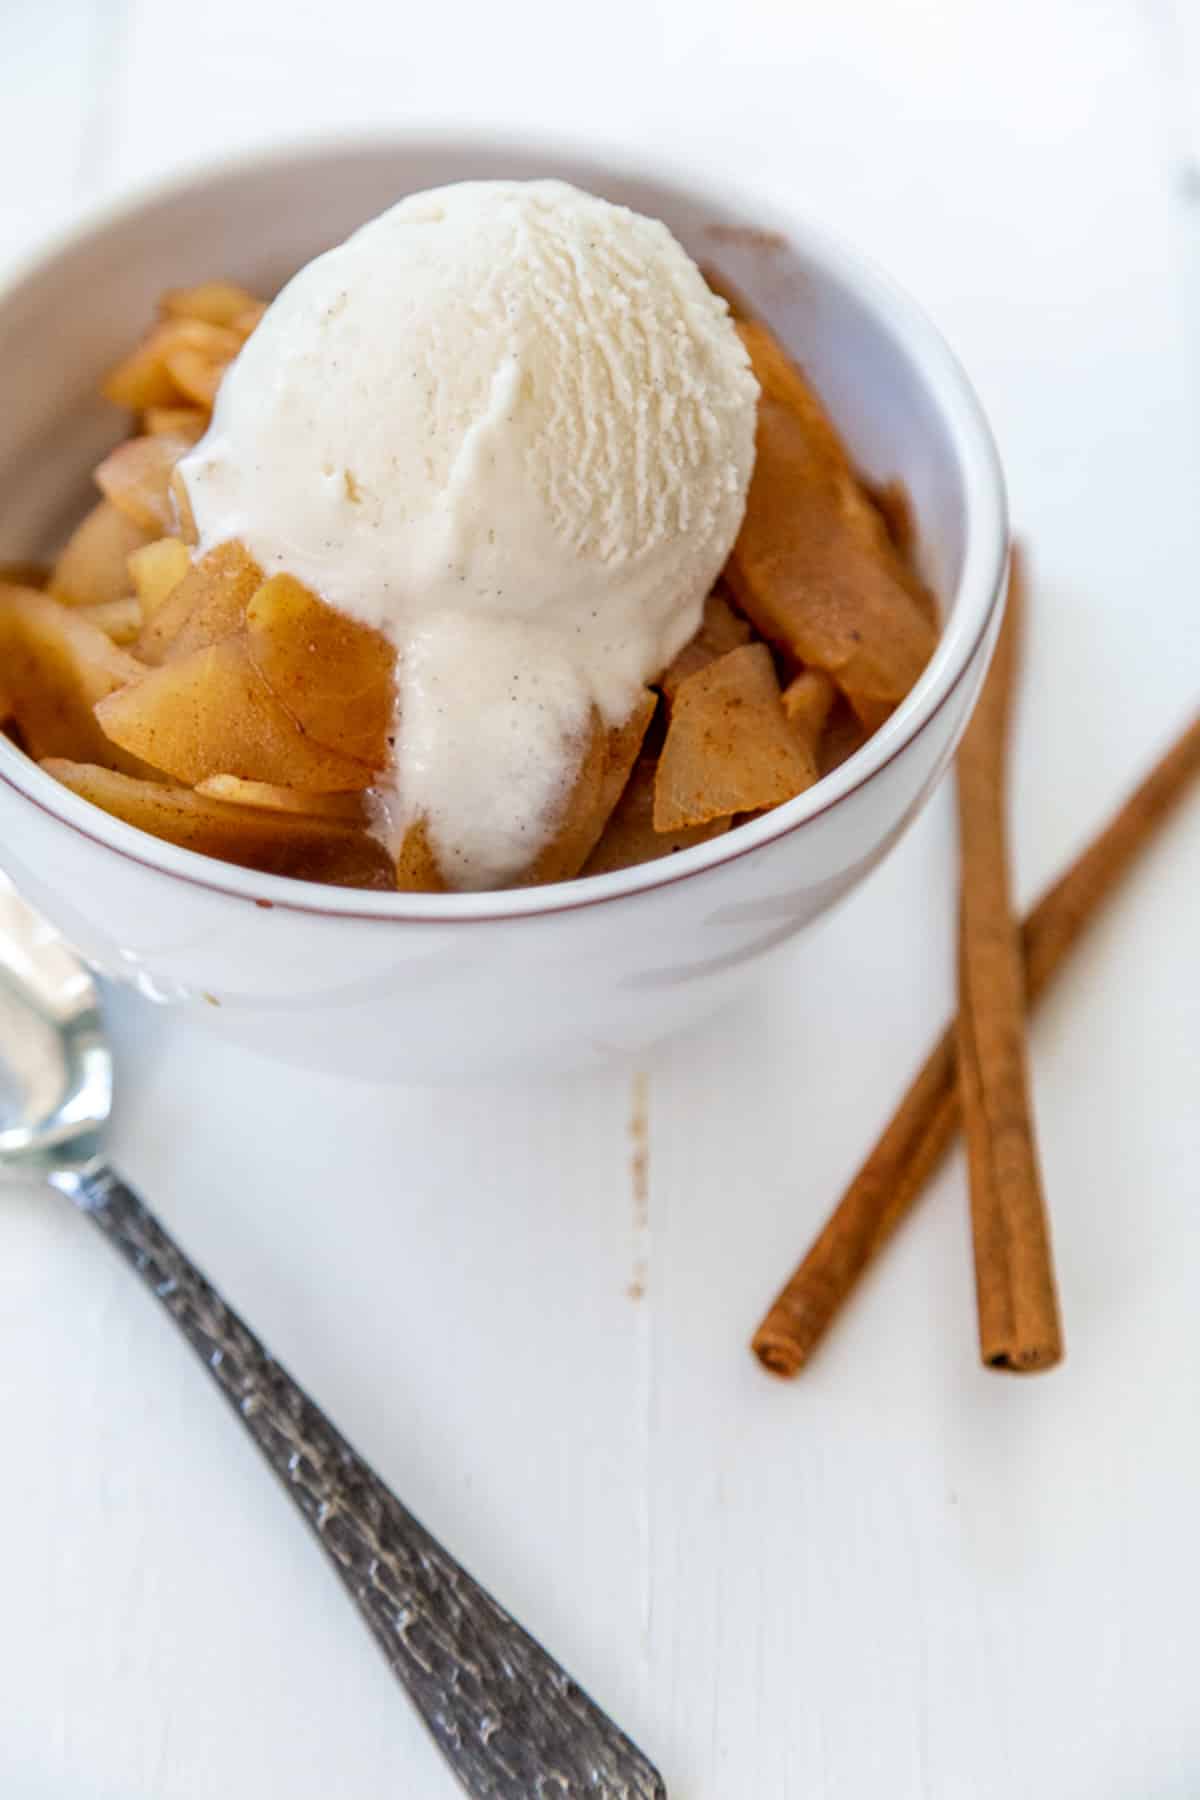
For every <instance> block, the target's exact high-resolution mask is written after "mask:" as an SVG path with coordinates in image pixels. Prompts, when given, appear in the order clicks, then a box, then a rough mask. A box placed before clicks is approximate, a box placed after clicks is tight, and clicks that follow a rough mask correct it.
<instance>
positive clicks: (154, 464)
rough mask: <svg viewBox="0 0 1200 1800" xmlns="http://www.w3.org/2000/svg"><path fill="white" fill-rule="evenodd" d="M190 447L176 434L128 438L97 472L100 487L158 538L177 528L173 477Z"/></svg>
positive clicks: (97, 482) (137, 523)
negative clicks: (175, 469)
mask: <svg viewBox="0 0 1200 1800" xmlns="http://www.w3.org/2000/svg"><path fill="white" fill-rule="evenodd" d="M188 448H189V445H188V441H187V439H186V438H183V437H180V436H179V434H178V433H176V432H161V433H160V434H159V435H158V436H157V437H134V438H127V439H126V441H125V442H124V443H123V444H118V445H117V447H116V449H115V450H113V451H110V453H109V454H108V455H107V456H106V457H105V459H104V461H103V462H102V463H101V464H100V465H99V467H98V468H97V470H96V484H97V486H98V487H99V489H100V492H101V493H102V494H103V495H104V497H105V499H106V500H110V501H111V502H112V504H113V505H114V506H115V507H116V508H117V510H118V511H119V512H123V513H124V514H125V515H126V517H127V518H130V519H132V520H133V522H134V524H135V525H140V526H141V527H142V528H143V530H145V531H150V532H153V533H154V534H155V536H162V534H163V533H164V532H173V531H174V530H175V527H176V522H177V521H176V509H175V502H174V499H173V498H172V494H171V475H172V473H173V472H174V468H175V464H176V463H177V462H178V461H179V458H180V457H181V456H182V455H183V454H184V452H185V451H186V450H187V449H188Z"/></svg>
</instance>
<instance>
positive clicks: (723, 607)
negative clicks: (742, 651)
mask: <svg viewBox="0 0 1200 1800" xmlns="http://www.w3.org/2000/svg"><path fill="white" fill-rule="evenodd" d="M753 635H754V634H753V632H752V631H751V629H750V625H749V621H748V620H746V619H743V617H742V615H741V613H739V612H735V610H734V608H733V607H732V606H731V605H730V602H729V596H728V595H727V593H726V592H725V589H724V585H723V583H721V582H718V583H717V585H716V587H715V588H714V589H713V591H712V593H711V594H710V595H709V596H708V599H707V600H706V601H705V602H704V614H703V617H702V618H701V620H700V629H699V631H698V632H697V633H696V635H695V637H694V638H690V639H689V640H688V642H687V643H686V644H685V645H684V646H683V649H682V650H681V651H680V652H679V655H678V656H677V657H676V658H675V660H674V662H673V663H671V664H670V665H669V667H668V668H667V669H665V670H664V671H663V674H662V677H661V678H660V680H658V681H657V682H656V683H655V686H656V687H659V688H661V689H662V691H663V693H664V694H665V695H666V696H667V699H668V700H669V699H670V698H671V696H672V695H673V694H674V692H675V690H676V688H677V687H678V686H679V684H680V682H681V681H685V680H686V679H687V677H688V676H689V675H694V674H695V673H696V670H697V669H703V668H704V667H706V665H707V664H708V663H710V662H714V661H715V660H716V658H717V657H718V656H724V655H725V654H726V652H727V651H729V650H736V649H737V648H738V645H739V644H748V643H749V642H750V639H751V637H752V636H753Z"/></svg>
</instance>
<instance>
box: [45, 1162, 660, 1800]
mask: <svg viewBox="0 0 1200 1800" xmlns="http://www.w3.org/2000/svg"><path fill="white" fill-rule="evenodd" d="M55 1185H56V1186H57V1187H59V1188H60V1189H62V1191H63V1192H65V1193H67V1194H68V1195H69V1197H70V1198H71V1199H72V1200H73V1201H74V1202H75V1204H76V1205H77V1206H78V1207H80V1209H81V1210H82V1211H84V1212H86V1213H87V1214H88V1216H89V1218H91V1219H92V1221H93V1222H94V1223H95V1224H96V1225H98V1226H99V1228H100V1230H101V1231H102V1232H103V1233H104V1235H105V1236H106V1237H107V1238H108V1240H109V1242H110V1243H111V1244H112V1245H113V1246H114V1248H115V1249H117V1250H118V1251H119V1252H120V1253H121V1255H122V1256H123V1257H124V1258H125V1260H126V1262H128V1263H129V1264H131V1265H132V1267H133V1268H134V1269H136V1271H137V1273H138V1274H139V1275H140V1276H141V1278H142V1280H143V1281H144V1282H145V1283H146V1285H147V1287H149V1288H150V1289H151V1291H152V1292H153V1294H154V1295H155V1297H156V1298H157V1299H158V1300H160V1301H161V1302H162V1304H163V1306H164V1307H165V1308H166V1310H167V1312H168V1313H170V1315H171V1317H172V1318H173V1319H174V1321H175V1323H176V1324H177V1325H178V1326H179V1329H180V1330H181V1331H182V1332H183V1334H184V1336H185V1337H186V1338H187V1340H188V1342H189V1343H190V1344H191V1346H192V1348H193V1350H195V1352H196V1354H197V1355H198V1356H199V1357H200V1358H201V1359H202V1361H203V1362H204V1364H205V1365H206V1367H207V1369H208V1371H209V1374H210V1375H211V1376H212V1378H213V1380H214V1381H215V1382H216V1384H217V1386H218V1387H219V1388H220V1389H221V1391H222V1393H223V1394H224V1395H225V1398H226V1399H227V1400H228V1401H229V1402H230V1404H231V1406H232V1407H233V1408H234V1411H235V1412H236V1413H237V1415H238V1417H239V1418H240V1419H241V1421H242V1424H243V1425H244V1426H245V1427H246V1430H247V1431H248V1432H249V1433H250V1436H251V1437H252V1438H253V1439H254V1441H255V1443H256V1444H257V1445H258V1447H259V1449H260V1450H261V1451H262V1453H263V1455H264V1457H265V1458H266V1460H267V1462H268V1463H269V1464H270V1465H271V1468H272V1469H273V1470H274V1471H275V1474H276V1475H277V1476H278V1477H279V1479H280V1481H281V1482H282V1483H283V1486H284V1488H285V1489H286V1491H287V1493H288V1494H289V1495H290V1496H291V1498H292V1500H293V1501H294V1502H295V1503H296V1505H297V1506H298V1507H299V1509H300V1511H301V1512H302V1513H303V1515H304V1517H305V1518H306V1519H307V1521H308V1523H309V1525H310V1526H311V1527H312V1529H313V1531H314V1532H315V1533H316V1535H317V1537H318V1539H319V1540H320V1543H321V1547H322V1549H323V1550H324V1551H325V1554H326V1556H327V1557H328V1558H329V1560H330V1561H331V1562H332V1564H333V1566H334V1568H335V1569H336V1570H337V1573H338V1575H339V1576H340V1577H341V1580H342V1582H343V1584H344V1585H345V1587H346V1588H347V1590H348V1591H349V1593H350V1595H351V1597H352V1598H353V1600H354V1602H355V1604H356V1606H357V1607H358V1609H359V1611H360V1612H361V1614H362V1616H363V1618H364V1619H365V1620H366V1622H367V1624H368V1625H369V1626H370V1628H371V1630H372V1632H373V1633H374V1635H375V1638H376V1640H377V1642H378V1643H379V1646H380V1648H381V1649H382V1651H383V1653H384V1655H385V1656H386V1658H387V1660H388V1662H389V1664H390V1665H391V1669H392V1672H393V1674H394V1675H395V1676H396V1677H397V1679H398V1680H399V1681H400V1682H401V1683H402V1685H403V1686H404V1687H405V1688H406V1689H407V1691H408V1693H409V1696H410V1697H411V1699H412V1701H413V1703H414V1705H415V1706H416V1708H417V1711H418V1712H419V1713H420V1715H421V1717H422V1718H423V1719H424V1721H425V1723H426V1725H427V1726H428V1727H429V1730H430V1732H431V1733H432V1734H433V1737H434V1739H435V1741H436V1743H437V1745H438V1748H439V1749H440V1750H441V1752H442V1754H443V1756H444V1757H445V1758H446V1760H447V1762H448V1763H449V1764H450V1767H451V1768H452V1769H453V1770H454V1773H455V1774H456V1775H457V1777H458V1779H459V1781H460V1782H461V1783H462V1785H463V1787H464V1788H465V1789H466V1791H467V1793H468V1794H471V1795H474V1796H477V1800H585V1797H586V1800H666V1789H665V1788H664V1786H663V1783H662V1779H661V1777H660V1776H659V1774H658V1772H657V1771H656V1770H655V1769H654V1768H653V1766H652V1765H651V1764H650V1763H649V1762H648V1761H647V1760H646V1758H645V1757H644V1756H643V1755H642V1753H641V1752H640V1750H638V1749H637V1748H636V1746H635V1745H633V1744H632V1743H630V1741H629V1739H628V1738H627V1737H625V1736H624V1734H623V1733H622V1732H620V1731H618V1730H617V1727H616V1726H615V1725H614V1724H613V1723H612V1721H611V1720H610V1719H608V1718H607V1717H606V1716H605V1715H604V1713H602V1712H601V1711H600V1709H599V1707H597V1706H596V1705H595V1704H594V1702H593V1701H591V1700H590V1699H589V1698H588V1696H587V1695H586V1694H585V1693H584V1692H583V1691H582V1689H580V1688H579V1687H577V1686H576V1685H575V1683H574V1682H573V1681H572V1680H571V1678H570V1676H569V1675H567V1674H566V1673H565V1671H564V1670H563V1669H561V1668H560V1667H559V1666H558V1664H557V1663H555V1662H554V1661H552V1659H551V1658H550V1657H549V1656H548V1655H547V1654H546V1652H545V1651H544V1650H543V1649H542V1648H541V1646H540V1645H539V1644H537V1643H535V1642H534V1640H533V1638H531V1637H530V1636H529V1634H528V1633H527V1632H526V1631H523V1630H522V1629H521V1627H520V1626H519V1625H518V1624H516V1622H515V1621H514V1620H513V1619H511V1618H510V1617H509V1616H508V1614H507V1613H506V1612H505V1611H504V1610H503V1608H502V1607H500V1606H498V1605H497V1604H496V1602H495V1601H494V1600H493V1599H492V1597H491V1595H490V1594H488V1593H485V1591H484V1590H483V1588H481V1587H480V1586H479V1585H478V1584H477V1583H476V1582H475V1581H473V1580H472V1579H471V1577H470V1576H469V1575H468V1574H467V1573H466V1572H465V1570H463V1569H461V1568H460V1567H459V1566H458V1564H457V1563H456V1562H455V1561H454V1559H453V1557H451V1556H449V1555H447V1553H446V1551H445V1550H443V1549H442V1547H441V1545H440V1544H439V1543H437V1542H436V1541H435V1540H434V1539H433V1538H432V1537H431V1536H430V1535H429V1533H428V1532H427V1531H426V1530H425V1528H424V1526H422V1525H421V1524H419V1523H418V1521H417V1520H416V1519H414V1518H413V1516H412V1514H411V1513H410V1512H408V1511H407V1510H406V1509H405V1508H404V1507H403V1506H401V1504H400V1502H399V1501H398V1500H397V1499H396V1497H395V1495H394V1494H393V1493H391V1491H390V1490H389V1489H388V1488H387V1487H385V1486H384V1484H383V1482H382V1481H380V1479H379V1477H378V1476H377V1475H375V1474H374V1473H373V1472H372V1470H371V1469H370V1468H369V1467H368V1466H367V1464H366V1463H365V1462H364V1461H363V1460H362V1458H361V1457H360V1456H358V1455H356V1453H355V1452H354V1451H353V1450H352V1449H351V1447H350V1445H349V1444H348V1443H347V1442H346V1440H345V1439H344V1438H343V1437H342V1436H341V1434H340V1433H339V1432H338V1431H336V1430H335V1429H334V1427H333V1426H332V1425H331V1424H330V1422H329V1420H328V1419H327V1418H326V1417H325V1415H324V1413H323V1412H322V1411H321V1410H320V1408H319V1407H318V1406H316V1405H315V1404H314V1403H313V1401H312V1400H310V1399H309V1397H308V1395H307V1394H306V1393H305V1392H304V1390H303V1388H301V1387H299V1386H298V1385H297V1383H296V1382H294V1381H293V1380H292V1378H291V1376H290V1375H289V1374H288V1373H287V1371H286V1369H283V1368H281V1367H280V1365H279V1364H278V1363H277V1362H275V1361H274V1359H273V1358H272V1357H271V1356H270V1355H269V1354H268V1352H267V1351H266V1349H265V1348H264V1347H263V1345H262V1344H261V1343H260V1342H259V1340H258V1339H257V1338H256V1337H255V1335H254V1333H253V1332H252V1331H251V1330H250V1329H249V1328H248V1327H247V1326H246V1325H245V1324H243V1322H242V1320H241V1319H239V1317H238V1316H237V1314H236V1313H235V1312H234V1311H233V1309H232V1308H231V1307H229V1306H227V1305H226V1304H225V1302H224V1301H223V1300H222V1299H221V1296H220V1295H219V1294H218V1293H217V1292H216V1290H215V1288H213V1287H212V1286H211V1285H210V1284H209V1283H208V1282H207V1281H206V1280H205V1278H204V1276H203V1275H202V1274H201V1273H200V1271H199V1269H197V1268H196V1267H195V1265H194V1264H193V1263H191V1262H190V1261H189V1260H188V1258H187V1257H186V1256H185V1255H184V1253H183V1251H182V1250H180V1248H179V1247H178V1245H177V1244H175V1243H174V1242H173V1240H172V1239H171V1238H170V1237H169V1236H168V1234H167V1232H166V1231H164V1229H163V1227H162V1226H161V1225H160V1224H159V1223H158V1221H157V1219H155V1217H154V1216H153V1214H152V1213H151V1212H150V1211H149V1210H148V1209H147V1208H146V1207H145V1206H144V1205H143V1203H142V1202H141V1200H139V1199H138V1197H137V1195H136V1194H135V1193H133V1192H132V1191H131V1190H130V1189H129V1188H128V1187H126V1186H125V1184H124V1182H123V1181H121V1179H120V1177H119V1176H117V1175H115V1174H114V1173H113V1172H112V1170H110V1169H108V1168H105V1167H103V1166H93V1167H92V1168H90V1169H87V1170H85V1171H83V1172H82V1173H77V1174H69V1175H68V1174H64V1175H60V1176H58V1177H56V1178H55Z"/></svg>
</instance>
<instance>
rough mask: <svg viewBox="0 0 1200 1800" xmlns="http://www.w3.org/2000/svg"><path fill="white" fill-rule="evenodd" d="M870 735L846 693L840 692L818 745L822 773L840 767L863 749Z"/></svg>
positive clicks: (818, 757) (827, 772)
mask: <svg viewBox="0 0 1200 1800" xmlns="http://www.w3.org/2000/svg"><path fill="white" fill-rule="evenodd" d="M870 735H871V734H870V732H869V731H868V729H867V727H866V726H865V725H864V724H863V722H862V720H861V719H860V718H859V716H858V714H857V713H856V712H855V710H854V708H853V707H852V706H851V704H850V702H849V701H848V700H847V699H846V697H845V695H844V694H839V695H838V697H837V699H836V700H835V701H834V704H833V710H832V712H831V713H830V715H829V718H828V720H827V722H826V725H825V729H824V730H823V731H822V733H821V740H820V743H819V744H818V745H817V764H818V766H819V768H820V771H821V773H822V775H831V774H832V773H833V771H834V769H840V768H841V766H842V764H843V763H844V762H848V761H849V759H850V758H851V757H852V756H853V755H854V754H855V752H856V751H857V750H861V749H862V747H863V745H864V744H865V743H866V741H867V739H868V738H869V737H870Z"/></svg>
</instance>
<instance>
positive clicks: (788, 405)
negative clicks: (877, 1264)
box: [726, 320, 936, 730]
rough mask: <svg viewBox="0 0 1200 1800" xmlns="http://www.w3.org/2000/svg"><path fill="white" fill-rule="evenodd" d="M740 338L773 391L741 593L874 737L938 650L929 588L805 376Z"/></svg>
mask: <svg viewBox="0 0 1200 1800" xmlns="http://www.w3.org/2000/svg"><path fill="white" fill-rule="evenodd" d="M738 330H739V331H740V332H741V334H742V340H743V342H744V343H745V345H746V348H747V350H748V351H749V353H750V360H751V363H752V364H753V367H754V373H755V374H756V375H757V377H758V380H759V384H760V386H761V389H762V393H761V396H760V399H759V406H758V431H757V440H756V441H757V449H756V456H755V465H754V473H753V475H752V477H751V482H750V492H749V496H748V498H747V502H746V516H745V519H744V521H743V524H742V529H741V531H740V533H739V534H738V539H737V542H736V544H735V545H734V549H733V555H732V556H731V557H730V560H729V564H728V568H727V571H726V573H727V576H728V579H729V583H730V586H731V587H732V589H733V593H734V597H735V599H736V600H737V603H738V605H739V606H740V607H741V609H742V611H743V612H744V613H745V614H746V615H747V617H748V618H749V619H750V621H751V623H752V624H753V625H754V626H755V627H756V628H757V629H758V630H759V631H760V632H761V633H762V634H763V636H764V637H766V638H768V639H770V641H771V642H772V643H775V644H778V645H780V646H781V647H782V648H783V649H784V650H786V651H787V652H788V654H789V655H791V656H793V657H794V658H795V659H796V660H797V661H798V662H800V663H803V664H805V665H806V666H809V667H812V668H817V669H824V670H825V671H826V672H827V673H828V674H830V675H832V676H833V678H834V680H835V681H836V682H837V684H838V686H839V687H840V688H841V689H842V691H843V692H844V693H845V694H846V695H847V697H848V698H849V700H850V702H851V704H852V705H853V707H854V709H855V711H856V712H857V713H858V715H859V717H860V718H861V719H862V720H863V722H864V724H866V725H867V727H868V729H872V730H873V729H874V728H875V727H876V726H877V725H878V724H880V723H881V722H882V720H883V719H884V718H886V717H887V715H888V714H889V713H890V712H891V711H892V710H893V709H894V707H895V706H897V705H898V703H899V702H900V701H901V700H902V699H903V698H904V696H905V695H906V694H907V693H908V691H909V689H910V688H911V687H912V686H913V683H914V682H915V681H916V679H917V677H918V676H919V675H920V673H921V671H922V669H923V668H924V667H925V664H926V663H927V662H928V660H929V658H930V656H931V654H932V652H933V647H934V644H935V642H936V632H935V630H934V628H933V626H932V625H931V624H930V621H929V619H928V617H927V616H926V612H925V607H924V600H923V598H921V597H920V596H921V594H922V590H921V587H920V584H919V582H918V581H917V580H916V578H915V576H914V575H913V574H912V573H911V571H910V570H908V569H907V568H906V567H905V565H904V563H903V561H902V559H901V558H900V556H899V555H898V553H897V551H896V548H895V546H894V545H893V543H892V541H891V539H890V538H889V536H888V532H887V528H886V526H885V525H884V522H883V518H882V517H881V515H880V513H879V512H878V511H877V510H876V508H875V507H874V506H873V505H872V503H871V501H870V500H869V499H868V497H867V495H866V494H865V493H864V491H863V489H862V488H861V486H860V485H859V483H858V482H857V481H856V479H855V476H854V472H853V470H852V469H851V467H850V463H849V461H848V459H847V456H846V453H845V450H844V448H843V446H842V444H841V441H840V439H839V438H838V435H837V433H836V431H835V430H834V428H833V426H832V424H831V423H830V421H829V419H828V417H827V416H826V414H825V411H824V409H823V408H822V406H821V404H820V402H819V400H818V399H817V397H816V395H815V394H814V393H813V391H812V389H811V388H810V387H809V386H808V384H807V382H806V381H805V379H804V377H803V376H802V375H801V373H800V371H799V369H798V368H796V366H795V364H794V363H792V362H791V361H790V359H789V358H788V357H787V355H786V354H785V352H784V351H783V350H782V349H781V348H780V346H779V344H778V343H777V342H776V340H775V339H774V338H773V337H772V336H771V334H770V332H769V331H768V330H767V329H766V327H765V326H764V325H762V324H760V323H759V322H758V321H756V320H742V321H741V322H740V323H739V326H738Z"/></svg>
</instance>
